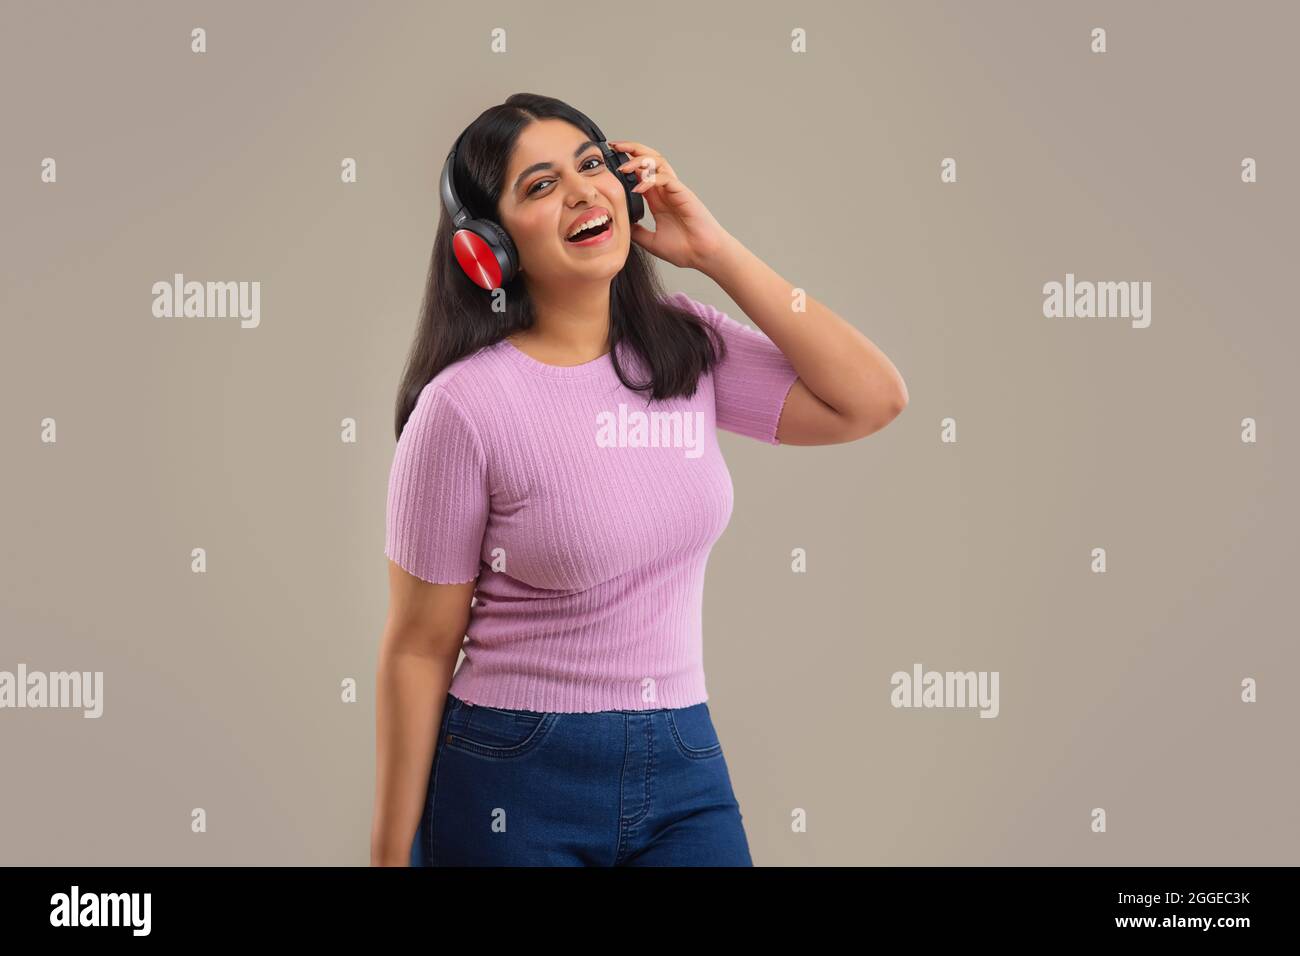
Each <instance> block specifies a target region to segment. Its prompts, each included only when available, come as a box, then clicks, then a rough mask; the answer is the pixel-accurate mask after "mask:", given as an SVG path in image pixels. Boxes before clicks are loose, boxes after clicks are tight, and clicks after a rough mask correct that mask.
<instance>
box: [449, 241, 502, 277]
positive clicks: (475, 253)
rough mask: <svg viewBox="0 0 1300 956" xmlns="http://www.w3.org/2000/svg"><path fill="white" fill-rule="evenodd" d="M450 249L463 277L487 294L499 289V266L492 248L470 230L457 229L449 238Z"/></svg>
mask: <svg viewBox="0 0 1300 956" xmlns="http://www.w3.org/2000/svg"><path fill="white" fill-rule="evenodd" d="M451 249H452V252H453V253H455V255H456V261H457V262H458V263H460V267H461V269H462V270H463V271H464V273H465V275H467V276H469V278H470V281H472V282H473V283H474V284H475V285H477V286H478V287H479V288H481V289H487V290H488V291H489V292H490V291H491V290H493V289H496V288H498V287H500V286H501V285H502V284H503V283H502V282H501V265H500V263H498V262H497V257H496V254H495V253H494V252H493V251H492V247H491V246H489V245H488V244H487V242H485V241H484V239H483V237H482V236H480V235H479V234H478V233H476V232H475V231H474V230H472V229H457V230H456V233H455V235H453V236H452V237H451Z"/></svg>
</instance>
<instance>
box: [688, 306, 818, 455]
mask: <svg viewBox="0 0 1300 956" xmlns="http://www.w3.org/2000/svg"><path fill="white" fill-rule="evenodd" d="M667 301H668V302H670V303H672V304H674V305H677V306H680V307H681V308H684V309H686V310H687V311H689V312H692V313H694V314H695V315H698V316H699V317H700V318H702V319H704V320H705V321H707V322H708V323H709V324H710V325H712V326H713V327H714V328H715V329H717V330H718V334H719V335H720V336H721V337H722V339H723V340H724V341H725V342H726V343H727V349H726V352H727V354H726V356H725V357H724V358H723V359H722V361H720V362H719V363H718V364H717V365H716V366H715V367H714V370H713V394H714V401H715V403H716V405H717V423H718V427H719V428H721V429H723V430H724V431H729V432H734V433H736V434H737V435H747V436H748V437H750V438H756V439H758V440H759V441H762V442H766V443H768V444H769V445H779V444H781V442H780V441H779V440H778V439H777V437H776V429H777V425H778V424H780V421H781V410H782V409H783V408H784V407H785V400H786V397H787V396H788V395H789V394H790V388H791V386H793V385H794V383H795V380H796V379H797V378H798V377H799V373H798V372H796V371H795V370H794V366H793V365H791V364H790V360H789V359H787V358H786V357H785V353H784V352H782V351H781V350H780V349H779V348H777V346H776V343H775V342H773V341H772V340H771V339H770V338H768V337H767V336H766V335H764V334H763V333H762V332H760V331H759V330H757V329H750V328H747V327H745V326H743V325H741V324H740V323H739V322H737V321H736V320H735V319H733V318H732V317H731V316H729V315H727V314H726V313H725V312H721V311H719V310H718V309H715V308H714V307H713V306H711V305H708V304H707V303H704V302H698V301H696V300H695V299H692V298H691V297H690V296H688V295H687V294H686V293H684V292H676V293H674V294H673V295H670V296H668V298H667Z"/></svg>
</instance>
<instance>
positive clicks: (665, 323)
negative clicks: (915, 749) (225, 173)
mask: <svg viewBox="0 0 1300 956" xmlns="http://www.w3.org/2000/svg"><path fill="white" fill-rule="evenodd" d="M441 182H442V187H441V192H442V196H443V201H444V214H443V217H442V220H441V221H440V222H439V227H438V234H437V238H436V240H435V246H434V252H433V261H432V263H431V265H430V269H429V279H428V285H427V287H426V290H425V299H424V305H423V312H422V315H421V317H420V323H419V328H418V331H417V335H416V340H415V343H414V345H413V347H412V349H411V353H410V356H409V357H408V360H407V367H406V372H405V374H404V376H403V382H402V387H401V391H400V394H399V397H398V408H397V421H396V433H397V448H396V450H395V453H394V457H393V464H392V468H391V470H390V473H389V485H388V505H387V525H386V537H385V549H384V550H385V554H386V555H387V557H388V559H389V586H390V611H389V616H388V621H387V625H386V628H385V636H384V640H383V644H382V649H381V666H380V674H379V681H378V684H379V687H380V693H379V697H378V705H377V710H376V720H377V722H378V733H377V740H378V744H379V754H378V759H377V761H376V772H377V786H376V804H375V819H374V826H373V830H372V840H371V842H372V859H373V860H375V861H377V862H389V863H400V862H403V860H406V861H409V862H412V863H417V864H418V863H432V864H435V865H472V864H500V865H530V864H539V865H734V866H749V865H752V861H751V859H750V856H749V849H748V842H747V840H746V836H745V832H744V827H743V824H742V817H741V813H740V805H739V802H738V801H737V799H736V797H735V794H734V792H733V790H732V787H731V781H730V776H729V773H728V770H727V765H726V761H725V759H724V758H723V756H722V743H721V741H720V740H719V738H718V735H717V732H716V729H715V728H714V727H713V724H712V721H711V718H710V715H709V710H708V706H707V704H706V701H707V699H708V693H707V690H706V687H705V678H704V669H703V656H704V655H703V649H702V648H703V622H702V613H701V612H702V595H703V591H704V575H705V569H706V565H707V562H708V558H709V554H710V552H711V550H712V547H713V544H714V542H715V541H717V539H718V538H719V536H720V535H721V534H722V532H723V531H724V529H725V528H726V526H727V523H728V521H729V520H730V517H731V511H732V498H733V489H732V483H731V474H730V471H729V470H728V468H727V465H726V462H725V460H724V459H723V456H722V448H721V445H720V443H719V441H718V437H717V431H719V430H724V431H730V432H732V433H734V434H736V435H743V436H746V437H748V438H749V439H751V440H755V441H759V442H762V443H765V444H768V445H780V444H784V443H786V437H787V436H788V437H791V438H793V439H795V440H800V439H802V440H803V443H805V444H814V443H818V442H819V441H834V440H848V438H849V437H857V436H858V435H859V434H861V433H863V429H864V427H865V426H864V425H863V423H864V422H867V421H868V420H873V421H876V420H879V418H878V416H875V415H874V412H873V415H872V416H867V415H866V414H865V413H857V412H855V414H854V415H852V416H844V415H843V414H842V413H841V412H840V411H839V410H838V409H837V408H836V407H834V406H832V405H831V404H830V403H829V402H827V401H824V400H823V399H822V398H819V397H818V396H817V395H814V394H813V393H812V392H811V391H810V390H809V388H808V387H807V385H806V384H805V383H804V382H803V381H801V375H800V371H801V369H800V370H797V369H796V368H795V365H794V364H793V363H792V361H791V359H790V358H789V357H788V356H787V352H786V350H785V349H783V348H782V343H781V342H778V341H776V336H775V335H773V336H769V335H767V334H765V333H766V330H767V328H768V326H769V325H770V326H771V327H773V328H780V327H781V326H782V325H786V327H787V328H789V323H786V322H785V319H784V318H783V317H781V316H780V315H779V311H780V309H781V308H782V304H783V303H789V302H790V301H791V296H790V292H791V287H789V286H788V285H786V284H784V280H781V279H780V277H779V276H775V274H774V273H767V272H764V271H763V269H765V267H763V266H762V265H761V263H758V262H757V261H756V260H754V259H752V258H745V257H744V256H743V255H742V251H741V247H739V245H738V244H737V243H736V242H735V241H734V239H733V238H732V237H731V236H730V234H729V233H727V232H726V231H725V230H723V229H722V227H721V226H720V225H719V224H718V222H717V220H716V219H715V218H714V217H713V216H712V215H711V214H710V213H709V211H708V210H707V209H706V208H705V207H704V205H703V203H701V202H700V200H699V198H698V197H697V196H696V195H695V194H694V193H693V192H692V191H691V190H690V189H688V188H687V187H686V186H685V185H684V184H683V183H682V182H681V180H680V178H678V176H677V175H676V172H675V171H674V170H673V168H672V165H671V164H670V163H669V162H668V161H667V160H666V159H665V158H664V157H663V155H662V154H661V153H659V152H657V151H655V150H654V149H652V148H651V147H649V146H646V145H645V144H643V143H634V142H624V141H619V142H618V143H617V144H610V143H607V142H605V141H604V138H603V135H602V134H601V132H600V130H599V128H598V127H597V126H596V125H595V124H594V123H592V122H591V121H590V120H589V119H588V118H587V117H585V116H584V115H583V114H582V113H580V112H578V111H577V110H575V109H573V108H572V107H570V106H569V105H567V104H565V103H563V102H561V101H559V100H554V99H551V98H549V97H543V96H535V95H532V94H522V93H521V94H516V95H515V96H511V97H510V98H509V99H508V100H507V101H506V102H505V103H504V104H502V105H500V106H494V107H492V108H491V109H489V110H486V111H485V112H484V113H483V114H482V115H480V116H479V117H478V118H477V119H476V120H475V121H474V122H473V123H471V124H470V125H469V127H468V128H467V129H466V130H465V131H464V132H463V133H462V134H461V136H460V137H458V138H457V141H456V144H455V146H454V148H453V149H452V151H451V152H450V153H449V155H448V157H447V161H446V163H445V164H444V171H443V176H442V180H441ZM646 209H649V210H650V211H651V212H652V213H653V214H654V218H655V223H654V225H655V229H654V231H651V230H649V229H646V228H645V227H644V226H641V225H639V224H638V220H639V219H640V218H641V217H642V215H643V213H644V212H645V210H646ZM652 256H654V257H658V258H662V259H664V260H665V261H667V262H670V263H672V264H674V265H678V266H682V267H691V268H698V269H700V271H702V272H705V274H706V275H709V276H710V277H714V272H715V270H716V274H717V275H718V276H721V277H723V278H724V281H725V282H726V283H727V284H728V285H729V286H731V288H728V289H727V291H728V292H729V293H731V294H732V296H733V298H735V299H736V301H738V302H740V301H741V299H740V297H741V296H743V298H744V299H745V300H746V301H745V302H741V304H742V307H743V308H745V309H746V312H747V313H748V314H749V316H750V317H751V318H755V319H756V320H757V319H761V321H760V323H759V324H760V325H761V326H762V327H763V330H762V331H754V330H752V329H747V328H745V326H743V325H741V324H740V323H739V322H737V321H736V320H735V319H733V318H731V317H730V316H728V315H726V314H725V313H723V312H721V311H720V310H718V309H716V308H714V307H713V306H711V305H708V304H706V303H704V302H701V301H699V300H697V299H694V298H692V297H691V296H689V295H687V294H686V293H684V292H677V293H674V294H668V293H666V292H665V291H664V289H663V287H662V285H661V283H660V281H659V277H658V275H657V274H656V272H655V269H654V263H653V259H652V258H651V257H652ZM719 284H723V283H722V281H720V282H719ZM809 301H810V302H811V300H809ZM810 323H811V324H812V325H814V326H815V327H816V331H814V332H813V333H811V338H809V337H808V336H806V335H805V333H804V332H802V331H797V332H796V333H792V334H785V333H783V334H782V335H781V338H782V339H783V340H785V341H786V342H788V343H790V344H792V345H794V346H796V347H797V348H795V349H794V350H792V351H793V352H799V353H801V354H802V355H803V356H804V358H805V359H808V358H809V357H811V361H803V362H802V364H803V366H804V367H806V368H808V369H809V371H810V373H811V374H813V375H815V376H816V377H817V378H818V379H819V380H820V381H821V382H822V383H823V385H822V387H823V388H825V389H826V390H827V394H828V395H834V397H835V398H836V399H837V401H838V402H842V403H843V404H844V406H845V407H847V408H854V409H856V408H861V407H865V405H866V402H865V401H864V400H863V399H862V397H861V395H859V391H860V390H861V389H862V384H861V383H865V382H872V381H873V378H872V376H873V373H875V372H876V370H877V369H876V366H874V365H872V364H871V363H870V362H869V361H866V360H865V359H867V358H870V356H871V353H869V352H868V351H867V350H866V349H864V347H863V346H862V344H861V342H862V341H865V339H862V340H861V341H859V339H860V334H859V333H856V331H855V330H852V329H851V327H849V326H848V325H847V323H844V322H843V320H842V319H839V318H838V317H837V316H834V315H833V314H832V313H830V312H829V310H826V309H825V308H824V307H822V306H820V305H817V306H816V308H815V310H810V314H809V315H807V316H806V317H803V320H802V321H800V322H799V323H798V325H799V326H800V328H802V326H804V325H806V324H810ZM855 335H857V336H859V339H855V338H854V337H853V336H855ZM841 378H842V379H843V380H844V382H843V383H841V384H838V385H837V384H836V380H837V379H841ZM875 387H877V388H878V389H879V394H880V395H882V396H884V399H885V401H884V403H883V406H882V407H884V406H888V408H891V409H892V408H894V407H897V406H898V405H899V402H898V400H897V397H898V390H897V388H896V387H895V386H894V384H893V382H892V380H891V379H890V378H889V377H888V376H887V375H886V376H879V378H878V385H876V386H875ZM792 423H793V424H792ZM462 652H463V654H464V660H463V663H462V662H461V660H460V657H461V654H462ZM457 665H459V667H458V666H457ZM629 768H631V770H632V772H629ZM611 806H618V807H621V808H623V810H622V812H621V813H620V814H619V815H618V816H617V817H616V818H613V817H611V816H610V815H609V814H608V813H605V812H604V811H605V810H606V809H607V808H608V807H611ZM499 808H505V809H506V810H507V811H508V813H509V820H506V819H504V818H502V819H500V820H498V819H497V818H496V815H497V813H498V809H499Z"/></svg>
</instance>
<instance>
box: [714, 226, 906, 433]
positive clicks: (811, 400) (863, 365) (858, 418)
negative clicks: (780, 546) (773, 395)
mask: <svg viewBox="0 0 1300 956" xmlns="http://www.w3.org/2000/svg"><path fill="white" fill-rule="evenodd" d="M697 268H698V269H699V270H700V271H701V272H703V273H704V274H705V275H707V276H708V277H709V278H710V279H712V280H713V281H714V282H716V283H717V284H718V285H719V286H720V287H721V288H722V291H724V292H725V293H727V295H729V296H730V297H731V298H732V300H733V301H734V302H735V303H736V304H737V305H738V306H740V308H741V309H742V310H743V311H744V313H745V315H747V316H749V318H751V319H752V320H753V321H754V324H755V325H757V326H758V327H759V328H760V329H762V330H763V332H764V334H765V335H767V337H768V338H769V339H771V340H772V342H773V344H775V345H776V347H777V348H779V349H780V350H781V351H782V353H784V355H785V357H786V358H787V359H788V360H789V362H790V364H791V365H792V366H794V369H795V371H796V372H798V373H799V378H798V380H797V381H796V382H795V383H794V386H793V387H792V388H791V389H790V396H789V397H788V398H787V399H786V402H785V408H784V409H783V410H782V412H781V422H780V426H779V427H778V429H777V433H776V437H777V439H778V440H779V441H780V442H781V443H782V444H783V445H827V444H835V443H838V442H847V441H856V440H857V439H859V438H864V437H866V436H867V435H870V434H871V433H872V432H876V431H879V430H880V429H882V428H884V427H885V426H886V425H888V424H889V423H890V422H891V421H892V420H893V419H894V418H895V417H896V416H897V415H898V413H899V412H901V411H902V410H903V408H904V407H905V406H906V405H907V385H906V384H905V383H904V382H903V376H902V375H900V374H899V371H898V369H897V368H895V367H894V363H893V362H891V361H890V360H889V358H888V356H886V355H885V353H884V352H882V351H881V350H880V349H879V348H877V347H876V345H875V344H874V343H873V342H872V341H871V340H870V339H868V338H867V337H866V336H865V335H863V334H862V333H861V332H859V331H858V330H857V329H855V328H854V327H853V326H852V325H850V324H849V323H848V322H846V321H845V320H844V319H842V318H840V317H839V316H838V315H836V314H835V313H834V312H832V311H831V310H830V309H828V308H827V307H826V306H824V305H822V304H821V303H820V302H818V301H817V300H816V299H814V298H813V297H812V296H809V295H807V294H805V296H804V303H805V305H806V308H807V311H806V312H795V311H794V302H795V298H794V286H792V285H791V284H790V283H789V282H787V281H786V280H785V279H783V278H781V276H780V275H778V274H777V273H776V271H775V270H773V269H772V267H771V266H769V265H768V264H767V263H766V262H764V261H763V260H762V259H760V258H759V257H758V256H756V255H755V254H754V253H753V252H751V251H750V250H749V249H747V248H746V247H745V246H744V245H743V244H741V242H740V241H739V240H738V239H736V238H735V237H733V236H731V235H730V234H728V236H727V237H726V239H725V240H724V241H723V242H722V244H721V245H720V246H719V248H718V250H717V252H716V253H714V254H713V255H711V256H710V257H708V258H707V259H706V260H705V261H702V262H701V263H700V264H699V265H698V266H697Z"/></svg>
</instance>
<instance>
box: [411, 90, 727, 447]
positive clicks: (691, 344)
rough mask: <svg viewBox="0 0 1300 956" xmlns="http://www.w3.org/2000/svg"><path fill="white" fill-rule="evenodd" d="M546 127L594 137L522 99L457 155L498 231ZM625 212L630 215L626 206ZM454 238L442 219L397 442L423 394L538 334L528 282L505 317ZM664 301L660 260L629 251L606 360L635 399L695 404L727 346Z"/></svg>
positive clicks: (490, 114) (466, 193)
mask: <svg viewBox="0 0 1300 956" xmlns="http://www.w3.org/2000/svg"><path fill="white" fill-rule="evenodd" d="M547 118H557V119H562V120H566V121H567V122H569V123H572V124H573V125H574V126H576V127H577V128H578V129H580V130H582V131H583V132H585V133H588V134H589V135H590V134H591V133H592V132H593V131H592V130H591V129H590V128H589V127H588V125H587V123H586V121H585V120H584V119H583V116H582V114H581V113H579V112H578V111H577V110H575V109H573V107H571V106H569V105H568V104H567V103H565V102H563V101H561V100H557V99H554V98H552V97H549V96H541V95H538V94H534V93H515V94H514V95H513V96H511V97H510V98H509V99H507V100H506V101H505V103H503V104H501V105H500V106H493V107H491V108H489V109H487V110H484V111H483V112H482V113H481V114H479V116H478V118H477V119H475V120H474V122H472V123H471V124H470V125H469V126H468V127H467V129H466V132H465V134H464V137H463V138H462V139H461V142H460V148H459V149H457V150H456V160H455V163H454V164H453V167H452V177H453V180H454V182H455V186H456V192H457V194H458V195H459V196H460V199H461V201H462V202H464V203H465V204H466V205H467V206H468V207H469V209H470V210H471V211H472V212H473V213H474V214H475V215H477V216H481V217H485V218H489V219H492V220H493V221H495V222H497V223H498V224H500V222H501V220H500V214H499V211H498V203H499V201H500V199H501V193H502V190H503V188H504V185H505V176H506V168H507V165H508V163H509V160H510V155H511V153H512V152H513V151H514V146H515V142H516V140H518V138H519V134H520V132H521V131H522V130H523V129H524V127H526V126H527V125H528V124H529V123H532V122H535V121H536V120H539V119H547ZM625 198H626V197H625ZM439 205H440V206H441V203H439ZM623 209H624V211H625V212H624V214H625V215H626V206H624V207H623ZM503 228H504V227H503ZM451 236H452V227H451V217H450V216H449V215H448V214H447V210H446V209H443V210H442V213H441V215H440V216H439V218H438V233H437V235H436V236H435V237H434V241H433V256H432V258H431V259H430V261H429V275H428V279H427V281H426V284H425V291H424V300H423V304H422V305H421V307H420V317H419V326H418V327H417V329H416V332H415V341H414V342H413V343H412V345H411V350H410V353H409V354H408V355H407V359H406V366H405V369H404V370H403V372H402V381H401V384H400V386H399V388H398V393H397V410H396V421H395V426H396V427H395V432H396V436H397V437H398V438H401V436H402V429H403V428H404V427H405V426H406V420H407V419H408V418H410V416H411V412H412V411H413V410H414V408H415V404H416V401H417V400H418V399H419V397H420V392H421V391H422V390H423V388H424V386H425V385H427V384H428V383H429V381H430V380H431V379H432V378H433V377H434V376H435V375H437V374H438V373H439V372H440V371H442V369H444V368H446V367H447V366H448V365H450V364H451V363H452V362H455V361H456V360H457V359H460V358H463V357H464V356H466V355H470V354H472V353H473V352H476V351H478V350H479V349H481V348H483V347H485V346H488V345H492V344H494V343H496V342H499V341H500V340H501V339H503V338H505V337H506V336H508V335H511V334H512V333H514V332H516V331H519V330H521V329H527V328H530V327H531V326H532V324H533V304H532V301H531V300H530V298H529V296H528V289H527V287H526V286H525V285H524V281H523V278H522V276H516V277H515V278H513V279H511V280H510V281H509V282H507V283H506V284H505V286H504V289H505V303H506V307H505V311H503V312H496V311H494V310H493V309H492V298H493V297H492V295H491V294H490V293H488V292H486V291H484V290H483V289H481V288H480V287H479V286H477V285H475V284H474V283H473V282H471V281H470V279H469V277H468V276H466V275H465V273H464V272H462V271H461V268H460V266H459V264H458V263H457V262H456V258H455V255H454V253H453V252H452V246H451ZM663 294H664V290H663V285H662V283H661V281H660V279H659V274H658V272H656V270H655V268H654V257H653V256H651V255H650V254H649V253H647V252H646V251H645V250H644V249H642V248H641V247H640V246H638V245H637V244H636V243H632V244H631V246H630V248H629V250H628V257H627V263H626V264H625V265H624V266H623V268H622V269H621V270H620V271H619V273H618V274H617V275H616V276H614V278H613V279H612V280H611V282H610V296H609V299H610V353H609V358H610V361H611V362H613V364H614V370H615V372H616V373H617V374H618V378H619V380H620V381H621V382H622V383H623V384H624V385H626V386H627V387H628V388H630V389H633V390H636V391H649V392H650V394H651V395H652V396H653V397H654V398H655V399H665V398H671V397H674V396H677V395H685V396H688V397H689V396H690V395H693V394H694V393H695V389H696V386H697V383H698V381H699V378H700V376H701V375H702V374H704V373H705V372H707V371H708V370H709V369H710V368H712V367H713V365H714V364H715V363H716V362H717V361H719V360H720V359H721V358H723V357H725V352H726V345H725V343H724V342H723V341H722V340H721V338H720V337H719V336H717V335H716V334H714V332H713V330H712V328H710V327H709V325H708V323H706V322H704V321H703V320H702V319H699V318H697V317H696V316H695V315H693V314H691V313H689V312H685V311H683V310H681V309H678V308H676V307H674V306H672V305H670V304H668V303H667V302H664V301H661V297H662V296H663ZM620 341H622V342H625V343H626V346H625V347H630V348H631V349H632V350H633V352H634V353H636V354H637V355H639V356H640V358H641V359H642V360H643V361H644V362H645V365H646V367H647V369H648V370H649V371H650V376H651V377H650V380H649V381H648V382H640V383H635V382H630V381H628V379H627V376H626V374H625V373H624V370H623V368H622V366H621V364H620V363H619V359H618V348H617V346H618V343H619V342H620Z"/></svg>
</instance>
